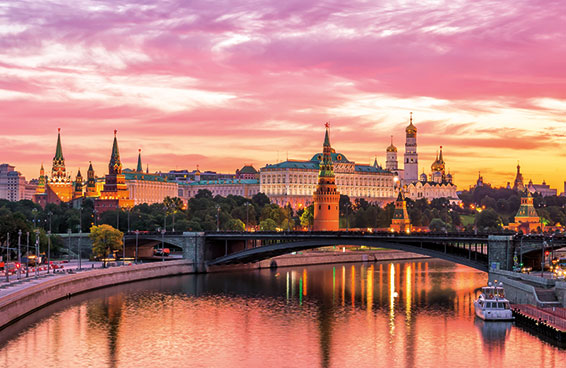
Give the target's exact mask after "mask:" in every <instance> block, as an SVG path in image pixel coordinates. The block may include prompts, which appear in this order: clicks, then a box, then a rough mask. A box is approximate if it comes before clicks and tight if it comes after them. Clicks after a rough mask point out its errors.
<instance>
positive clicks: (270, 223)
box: [259, 218, 277, 231]
mask: <svg viewBox="0 0 566 368" xmlns="http://www.w3.org/2000/svg"><path fill="white" fill-rule="evenodd" d="M259 228H260V230H261V231H275V230H277V223H276V222H275V221H274V220H273V219H270V218H268V219H265V220H261V221H260V222H259Z"/></svg>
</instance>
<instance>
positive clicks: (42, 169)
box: [39, 162, 45, 176]
mask: <svg viewBox="0 0 566 368" xmlns="http://www.w3.org/2000/svg"><path fill="white" fill-rule="evenodd" d="M39 175H41V176H43V175H45V169H44V168H43V162H42V163H41V169H39Z"/></svg>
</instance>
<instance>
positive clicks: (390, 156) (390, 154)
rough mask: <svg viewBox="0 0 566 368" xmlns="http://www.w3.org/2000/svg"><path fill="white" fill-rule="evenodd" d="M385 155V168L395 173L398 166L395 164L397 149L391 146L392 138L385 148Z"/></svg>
mask: <svg viewBox="0 0 566 368" xmlns="http://www.w3.org/2000/svg"><path fill="white" fill-rule="evenodd" d="M385 155H386V160H385V168H386V169H387V170H389V171H393V172H396V171H397V170H398V169H399V164H398V162H397V147H395V146H394V145H393V136H391V144H390V145H389V147H387V149H386V153H385Z"/></svg>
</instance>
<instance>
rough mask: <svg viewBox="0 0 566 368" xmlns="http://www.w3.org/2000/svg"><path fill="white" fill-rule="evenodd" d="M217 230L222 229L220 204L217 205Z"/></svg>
mask: <svg viewBox="0 0 566 368" xmlns="http://www.w3.org/2000/svg"><path fill="white" fill-rule="evenodd" d="M216 231H220V206H219V205H216Z"/></svg>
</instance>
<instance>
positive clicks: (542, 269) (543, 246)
mask: <svg viewBox="0 0 566 368" xmlns="http://www.w3.org/2000/svg"><path fill="white" fill-rule="evenodd" d="M545 247H546V240H543V241H542V260H541V262H540V266H541V270H540V277H544V248H545Z"/></svg>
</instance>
